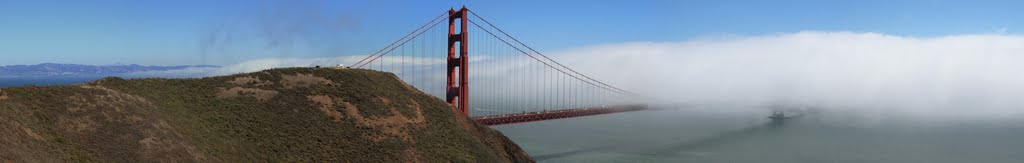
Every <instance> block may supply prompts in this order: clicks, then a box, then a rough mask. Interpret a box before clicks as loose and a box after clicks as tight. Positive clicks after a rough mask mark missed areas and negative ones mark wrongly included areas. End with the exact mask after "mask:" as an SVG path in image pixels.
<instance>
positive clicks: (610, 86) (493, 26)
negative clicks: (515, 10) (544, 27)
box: [468, 10, 639, 95]
mask: <svg viewBox="0 0 1024 163" xmlns="http://www.w3.org/2000/svg"><path fill="white" fill-rule="evenodd" d="M468 11H469V13H470V14H472V15H473V16H474V17H476V18H479V19H480V20H481V21H483V22H484V23H486V24H487V25H488V26H490V27H491V28H494V29H495V30H498V32H500V33H501V34H503V35H505V36H506V37H508V38H510V39H512V41H515V42H516V43H518V44H519V45H522V46H523V47H526V48H527V49H529V50H530V51H533V52H534V53H537V54H538V55H540V56H541V57H544V58H545V59H547V60H549V61H551V62H553V63H555V64H556V65H558V66H561V67H562V68H564V69H566V70H569V71H571V72H573V73H575V74H577V75H579V76H582V77H584V78H587V79H589V80H591V81H594V82H597V83H599V84H601V85H604V86H606V87H609V88H612V89H615V90H617V91H618V92H621V93H625V94H630V95H639V94H637V93H633V92H630V91H627V90H624V89H621V88H618V87H615V86H612V85H609V84H606V83H604V82H601V81H599V80H597V79H594V78H591V77H590V76H587V75H584V74H583V73H580V72H577V71H576V70H573V69H572V68H569V67H568V66H565V65H563V64H562V63H559V62H558V61H555V60H553V59H551V58H549V57H548V56H547V55H544V54H543V53H540V52H539V51H537V50H535V49H533V47H530V46H529V45H526V44H525V43H523V42H521V41H519V39H516V38H515V37H512V35H510V34H508V33H507V32H505V31H504V30H501V28H498V27H497V26H495V25H494V24H491V22H490V21H487V19H484V18H483V17H481V16H480V15H477V14H476V12H473V10H468ZM470 23H473V24H474V25H476V26H477V27H478V28H481V29H483V27H481V26H480V25H477V24H476V23H475V22H472V21H470ZM484 31H487V30H486V29H484ZM488 33H490V31H488ZM491 35H492V36H494V37H498V36H496V35H494V34H491ZM498 39H499V40H502V39H501V38H498ZM502 41H504V40H502ZM506 43H508V42H506ZM509 46H513V45H509ZM513 47H514V46H513ZM517 50H518V48H517ZM520 51H521V50H520ZM523 53H526V52H525V51H523ZM527 55H529V54H527ZM531 57H532V56H531ZM535 59H536V58H535ZM538 61H540V60H538ZM545 64H546V63H545ZM552 68H554V67H552ZM556 69H557V68H556ZM563 73H564V72H563ZM577 79H579V78H577ZM579 80H583V79H579ZM588 83H590V82H588ZM591 84H592V83H591Z"/></svg>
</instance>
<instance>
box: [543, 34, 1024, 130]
mask: <svg viewBox="0 0 1024 163" xmlns="http://www.w3.org/2000/svg"><path fill="white" fill-rule="evenodd" d="M554 54H555V55H556V56H558V58H559V59H558V60H560V61H564V62H566V63H568V64H569V65H571V66H573V67H576V69H578V70H581V71H583V72H585V73H587V74H593V76H596V77H597V78H599V79H604V80H609V81H610V83H615V84H618V85H623V87H626V88H628V89H634V90H638V91H639V92H642V93H644V94H648V95H652V96H654V97H656V98H661V99H665V100H671V101H675V102H684V103H738V104H752V105H758V104H761V105H763V104H796V105H819V106H826V107H833V108H859V109H879V110H886V109H898V111H908V112H917V111H927V112H947V111H948V112H965V113H984V114H1004V113H1005V114H1020V113H1024V100H1021V98H1022V97H1024V76H1022V75H1024V64H1022V62H1021V61H1024V37H1022V36H1016V35H1004V34H979V35H954V36H943V37H926V38H921V37H902V36H893V35H885V34H878V33H854V32H798V33H783V34H774V35H764V36H753V37H732V38H705V39H696V40H690V41H683V42H636V43H623V44H609V45H599V46H592V47H584V48H578V49H572V50H567V51H563V52H559V53H554Z"/></svg>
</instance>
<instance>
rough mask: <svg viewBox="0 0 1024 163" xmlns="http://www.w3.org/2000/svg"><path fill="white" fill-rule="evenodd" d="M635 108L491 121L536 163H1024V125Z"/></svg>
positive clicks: (883, 116)
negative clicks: (563, 117)
mask: <svg viewBox="0 0 1024 163" xmlns="http://www.w3.org/2000/svg"><path fill="white" fill-rule="evenodd" d="M723 110H729V109H689V110H672V111H641V112H630V113H621V114H612V115H603V116H593V117H586V118H576V119H567V120H553V121H544V122H535V123H526V124H513V125H504V126H496V127H495V128H496V129H498V130H499V131H502V132H503V133H504V134H505V135H506V136H508V137H509V138H511V139H512V140H513V141H515V142H516V143H517V144H519V145H520V146H521V147H523V148H524V149H525V150H526V152H527V153H529V154H530V155H531V156H533V157H535V159H537V160H538V161H540V162H779V163H788V162H815V163H817V162H900V163H903V162H958V163H959V162H1024V125H1022V124H1024V121H1021V120H1016V119H1014V118H1002V119H998V120H991V119H984V120H983V119H969V118H956V117H938V116H934V117H930V116H908V115H887V114H881V113H849V112H847V113H840V112H821V113H816V114H807V115H804V116H801V117H797V118H793V119H788V120H785V121H775V122H773V121H771V120H769V119H767V118H766V116H767V115H768V113H767V112H764V111H723Z"/></svg>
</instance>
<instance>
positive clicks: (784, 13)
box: [0, 0, 1024, 65]
mask: <svg viewBox="0 0 1024 163" xmlns="http://www.w3.org/2000/svg"><path fill="white" fill-rule="evenodd" d="M462 5H466V6H468V7H469V8H471V9H472V10H474V11H476V12H477V13H479V14H481V15H483V16H485V17H487V18H488V19H490V20H491V21H493V22H494V23H496V24H497V25H498V26H501V27H502V28H504V29H506V30H508V31H509V32H511V33H513V34H515V35H516V36H517V37H519V38H521V39H522V40H524V41H526V42H527V43H529V44H531V45H533V46H535V47H537V48H538V49H540V50H542V51H558V50H564V49H572V48H577V47H585V46H591V45H600V44H614V43H628V42H646V41H651V42H677V41H687V40H693V39H698V38H703V37H722V36H737V37H741V36H757V35H770V34H778V33H794V32H800V31H850V32H873V33H881V34H886V35H894V36H906V37H940V36H948V35H960V34H979V33H1000V34H1016V33H1020V29H1021V28H1024V19H1020V16H1022V15H1024V7H1022V6H1024V2H1022V1H966V0H965V1H942V0H922V1H889V0H885V1H817V0H814V1H811V0H808V1H786V0H783V1H722V0H715V1H685V0H682V1H677V0H666V1H592V0H580V1H548V0H519V1H424V0H409V1H372V2H365V1H255V0H237V1H228V0H178V1H162V0H96V1H78V0H68V1H51V0H5V1H0V22H2V23H0V56H2V58H3V59H0V65H11V64H36V63H44V62H56V63H80V64H118V63H120V64H132V63H137V64H149V65H182V64H214V65H226V64H234V63H239V62H243V61H246V60H252V59H260V58H317V57H336V56H343V55H359V54H366V53H369V52H372V51H374V50H377V49H379V48H380V47H382V46H385V45H387V43H389V42H390V41H393V40H395V39H397V38H398V37H401V36H402V35H404V34H405V33H406V32H408V31H410V30H412V29H415V28H416V27H418V26H419V25H420V24H422V23H424V22H426V21H428V20H429V19H431V18H433V17H434V16H436V15H439V14H441V13H442V12H444V11H446V10H447V9H449V8H451V7H459V6H462Z"/></svg>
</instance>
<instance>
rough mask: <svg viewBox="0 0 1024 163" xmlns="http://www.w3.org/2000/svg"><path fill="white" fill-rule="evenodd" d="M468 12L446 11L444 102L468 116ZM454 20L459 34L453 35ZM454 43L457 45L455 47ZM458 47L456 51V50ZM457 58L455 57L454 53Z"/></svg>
mask: <svg viewBox="0 0 1024 163" xmlns="http://www.w3.org/2000/svg"><path fill="white" fill-rule="evenodd" d="M468 12H469V10H467V9H466V7H462V8H461V9H459V10H458V11H456V10H454V9H450V10H448V87H447V98H446V101H448V103H451V104H452V105H453V106H455V109H458V110H459V111H460V112H462V114H465V115H469V82H468V80H469V69H468V68H467V67H466V66H468V65H469V59H468V58H467V54H468V52H467V49H468V48H467V47H468V46H469V44H467V43H466V41H467V40H468V39H467V38H469V37H466V23H467V22H466V18H467V17H466V16H467V14H468ZM455 19H458V21H459V26H460V27H459V31H458V32H459V33H455V21H456V20H455ZM455 43H458V44H457V45H456V44H455ZM456 47H458V50H456ZM456 52H458V53H459V56H458V57H456V56H455V53H456Z"/></svg>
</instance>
